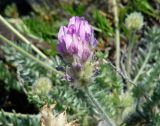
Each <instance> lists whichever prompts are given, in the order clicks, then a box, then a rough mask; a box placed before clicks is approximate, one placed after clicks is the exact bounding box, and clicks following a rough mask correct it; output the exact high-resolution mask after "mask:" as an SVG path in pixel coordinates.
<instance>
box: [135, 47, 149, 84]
mask: <svg viewBox="0 0 160 126" xmlns="http://www.w3.org/2000/svg"><path fill="white" fill-rule="evenodd" d="M151 52H152V45H151V46H150V48H149V52H148V54H147V56H146V58H145V60H144V62H143V64H142V66H141V68H140V69H139V71H138V73H137V75H136V77H135V78H134V80H133V82H134V83H136V82H137V80H138V79H139V77H140V75H141V74H142V72H143V70H144V68H145V66H146V64H147V63H148V60H149V58H150V55H151Z"/></svg>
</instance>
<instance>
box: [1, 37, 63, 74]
mask: <svg viewBox="0 0 160 126" xmlns="http://www.w3.org/2000/svg"><path fill="white" fill-rule="evenodd" d="M0 39H1V40H3V41H4V42H6V43H7V44H9V45H10V46H12V47H14V48H15V49H16V50H17V51H19V52H21V53H22V54H24V55H25V56H27V57H29V58H30V59H32V60H33V61H35V62H37V63H39V64H40V65H41V66H43V67H44V68H46V69H48V70H51V71H53V72H55V73H57V74H60V75H62V76H63V75H64V74H63V73H62V72H60V71H57V70H56V69H54V68H53V67H51V66H50V65H48V64H47V63H45V62H43V61H41V60H39V59H38V58H36V57H34V56H33V55H32V54H30V53H28V52H27V51H25V50H24V49H23V48H21V47H19V46H17V45H16V44H15V43H13V42H11V41H10V40H8V39H7V38H5V37H4V36H2V35H0Z"/></svg>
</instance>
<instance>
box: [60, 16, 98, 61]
mask: <svg viewBox="0 0 160 126" xmlns="http://www.w3.org/2000/svg"><path fill="white" fill-rule="evenodd" d="M95 46H96V39H95V38H94V33H93V29H92V27H91V25H90V24H89V23H88V21H86V20H85V19H84V18H82V17H72V18H71V19H70V21H69V24H68V26H67V27H66V26H61V28H60V30H59V33H58V45H57V49H58V52H59V53H60V54H62V55H63V56H64V57H72V58H76V60H79V61H80V62H85V61H87V60H88V59H89V58H90V57H91V56H92V51H91V50H92V48H94V47H95Z"/></svg>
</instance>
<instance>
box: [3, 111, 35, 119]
mask: <svg viewBox="0 0 160 126" xmlns="http://www.w3.org/2000/svg"><path fill="white" fill-rule="evenodd" d="M0 115H4V116H9V117H12V116H16V117H17V118H26V119H27V118H35V117H38V115H31V114H21V113H11V112H4V111H0Z"/></svg>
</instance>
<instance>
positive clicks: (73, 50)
mask: <svg viewBox="0 0 160 126" xmlns="http://www.w3.org/2000/svg"><path fill="white" fill-rule="evenodd" d="M68 52H69V54H70V55H75V54H77V53H78V48H77V46H76V45H75V44H74V43H73V44H71V45H70V47H69V48H68Z"/></svg>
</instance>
